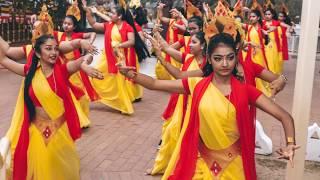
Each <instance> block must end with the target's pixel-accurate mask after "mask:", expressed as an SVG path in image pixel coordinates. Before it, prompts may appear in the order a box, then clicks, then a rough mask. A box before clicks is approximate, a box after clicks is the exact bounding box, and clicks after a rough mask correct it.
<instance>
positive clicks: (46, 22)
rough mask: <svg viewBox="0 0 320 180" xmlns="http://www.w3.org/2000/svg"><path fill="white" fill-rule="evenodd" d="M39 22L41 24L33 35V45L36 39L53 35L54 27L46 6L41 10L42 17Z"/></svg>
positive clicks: (39, 17) (40, 16)
mask: <svg viewBox="0 0 320 180" xmlns="http://www.w3.org/2000/svg"><path fill="white" fill-rule="evenodd" d="M38 21H40V23H39V24H38V25H37V26H36V27H35V28H34V30H33V33H32V40H31V41H32V43H34V42H35V41H36V39H38V38H39V37H40V36H42V35H45V34H53V28H54V25H53V22H52V18H51V16H50V15H49V13H48V9H47V6H46V5H45V4H44V5H43V6H42V8H41V12H40V15H39V16H38Z"/></svg>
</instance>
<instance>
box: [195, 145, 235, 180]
mask: <svg viewBox="0 0 320 180" xmlns="http://www.w3.org/2000/svg"><path fill="white" fill-rule="evenodd" d="M199 152H200V156H201V157H202V158H203V159H204V161H205V162H206V164H207V165H208V166H209V168H210V170H211V171H212V172H213V174H214V175H215V176H218V175H219V174H220V172H222V171H223V170H224V169H225V168H226V167H227V166H228V165H229V164H230V163H231V162H232V161H233V160H234V159H235V158H236V157H237V156H238V155H240V154H241V148H240V141H239V140H238V141H236V142H235V143H234V144H232V145H231V146H229V147H228V148H226V149H221V150H212V149H208V148H207V147H206V145H205V144H204V143H203V142H202V141H201V142H200V143H199Z"/></svg>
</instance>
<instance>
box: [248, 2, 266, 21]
mask: <svg viewBox="0 0 320 180" xmlns="http://www.w3.org/2000/svg"><path fill="white" fill-rule="evenodd" d="M250 9H251V10H258V11H260V13H261V16H262V18H263V17H264V13H263V8H262V6H261V5H260V4H259V3H258V1H257V0H253V1H252V5H251V8H250Z"/></svg>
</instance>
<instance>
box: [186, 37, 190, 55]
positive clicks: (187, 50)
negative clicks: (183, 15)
mask: <svg viewBox="0 0 320 180" xmlns="http://www.w3.org/2000/svg"><path fill="white" fill-rule="evenodd" d="M190 43H191V38H189V41H188V42H187V44H186V45H185V46H184V48H185V50H186V53H190Z"/></svg>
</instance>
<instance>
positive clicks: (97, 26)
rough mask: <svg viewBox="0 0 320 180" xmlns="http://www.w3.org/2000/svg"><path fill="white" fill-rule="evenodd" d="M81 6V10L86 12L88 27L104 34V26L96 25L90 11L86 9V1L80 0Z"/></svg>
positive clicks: (101, 24)
mask: <svg viewBox="0 0 320 180" xmlns="http://www.w3.org/2000/svg"><path fill="white" fill-rule="evenodd" d="M82 4H83V9H84V10H85V11H86V16H87V20H88V22H89V24H90V26H91V27H92V28H93V29H94V30H96V31H100V32H104V24H103V23H97V22H96V20H95V19H94V18H93V17H92V14H91V9H90V8H89V7H87V1H86V0H82Z"/></svg>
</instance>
